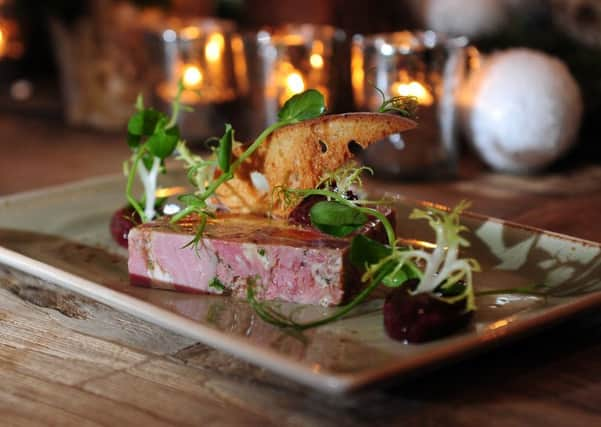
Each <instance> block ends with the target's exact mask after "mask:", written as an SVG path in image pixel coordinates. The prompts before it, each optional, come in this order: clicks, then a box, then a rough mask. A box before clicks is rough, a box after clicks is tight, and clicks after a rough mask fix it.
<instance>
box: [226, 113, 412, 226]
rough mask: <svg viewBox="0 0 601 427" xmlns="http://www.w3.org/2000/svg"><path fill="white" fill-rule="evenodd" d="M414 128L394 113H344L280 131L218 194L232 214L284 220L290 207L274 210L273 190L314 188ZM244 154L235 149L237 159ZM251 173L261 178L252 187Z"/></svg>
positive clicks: (269, 138)
mask: <svg viewBox="0 0 601 427" xmlns="http://www.w3.org/2000/svg"><path fill="white" fill-rule="evenodd" d="M415 126H416V123H415V122H414V121H412V120H409V119H406V118H404V117H401V116H398V115H393V114H385V113H346V114H333V115H327V116H322V117H320V118H317V119H312V120H306V121H303V122H300V123H297V124H293V125H289V126H285V127H282V128H280V129H278V130H276V131H275V132H274V133H272V134H271V135H270V136H269V137H268V138H267V139H266V140H265V142H264V143H263V144H262V145H261V147H259V149H258V150H257V151H256V152H255V153H254V154H253V155H252V156H250V158H249V159H247V160H246V161H245V162H244V163H243V164H242V165H241V166H240V167H239V168H238V169H237V170H236V173H235V175H234V178H233V179H232V180H230V181H228V182H226V183H225V184H224V185H222V186H221V187H220V188H219V189H218V190H217V195H218V196H219V199H220V201H221V202H222V203H224V204H225V205H226V206H228V208H229V209H231V210H232V211H233V212H239V213H251V212H252V213H260V214H264V213H267V212H268V211H271V213H272V214H273V215H275V216H278V217H285V216H287V214H288V213H289V212H290V210H291V208H290V207H285V206H281V205H279V204H278V203H276V204H275V205H272V200H271V191H272V190H273V189H274V188H275V187H277V186H280V185H281V186H283V187H285V188H295V189H304V188H314V187H315V186H316V185H317V184H318V183H319V181H320V179H321V178H322V177H323V176H324V174H325V173H327V172H329V171H333V170H335V169H337V168H339V167H340V166H342V165H344V164H345V163H347V162H348V161H349V160H350V159H351V158H352V157H353V156H354V155H355V154H357V152H358V151H360V150H361V149H364V148H366V147H368V146H369V145H370V144H373V143H374V142H376V141H378V140H381V139H382V138H384V137H386V136H388V135H391V134H394V133H400V132H404V131H406V130H409V129H412V128H414V127H415ZM242 151H243V148H242V147H237V148H236V149H235V150H234V156H239V155H240V154H241V152H242ZM253 172H258V173H260V174H261V175H257V174H254V175H255V182H254V183H253V180H252V179H251V175H253V174H252V173H253ZM263 177H264V178H265V179H266V181H267V184H268V186H265V185H257V184H260V183H258V182H257V178H259V181H264V179H263ZM263 184H265V182H263Z"/></svg>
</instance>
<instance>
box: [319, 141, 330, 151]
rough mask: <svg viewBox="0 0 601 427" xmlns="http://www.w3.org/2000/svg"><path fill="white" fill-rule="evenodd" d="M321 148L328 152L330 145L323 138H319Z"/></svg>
mask: <svg viewBox="0 0 601 427" xmlns="http://www.w3.org/2000/svg"><path fill="white" fill-rule="evenodd" d="M319 149H320V150H321V152H322V153H327V152H328V145H327V144H326V143H325V142H323V141H322V140H321V139H320V140H319Z"/></svg>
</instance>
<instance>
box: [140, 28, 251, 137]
mask: <svg viewBox="0 0 601 427" xmlns="http://www.w3.org/2000/svg"><path fill="white" fill-rule="evenodd" d="M234 31H235V26H234V24H233V23H232V22H230V21H224V20H217V19H211V18H203V19H198V20H194V21H188V22H185V23H184V22H181V21H177V20H173V21H172V22H170V23H169V25H168V26H167V27H162V28H153V29H151V30H149V31H148V32H147V43H148V45H149V47H150V51H151V52H153V64H154V65H153V67H152V70H151V72H150V73H149V76H148V79H149V80H150V81H151V82H152V83H151V86H152V87H153V93H152V95H153V98H154V102H155V103H156V104H158V105H161V106H162V108H168V107H169V105H170V102H171V101H172V100H173V98H174V97H175V94H176V92H177V89H178V84H179V81H180V80H181V81H182V83H183V85H184V87H185V89H186V90H185V91H184V92H183V94H182V98H181V99H182V102H183V103H184V104H186V105H188V106H190V107H192V109H193V111H192V112H186V113H183V114H181V115H180V118H179V126H180V131H181V133H182V136H183V137H184V138H186V139H188V140H191V141H199V140H204V139H206V138H209V137H212V136H220V135H221V134H222V133H223V123H224V122H225V121H226V118H227V117H228V116H230V115H231V114H232V109H233V108H234V101H235V99H236V97H237V96H238V87H237V84H236V78H235V73H234V61H233V49H234V47H233V46H234V45H236V44H238V45H240V44H241V41H240V39H239V37H238V36H237V35H236V34H235V32H234Z"/></svg>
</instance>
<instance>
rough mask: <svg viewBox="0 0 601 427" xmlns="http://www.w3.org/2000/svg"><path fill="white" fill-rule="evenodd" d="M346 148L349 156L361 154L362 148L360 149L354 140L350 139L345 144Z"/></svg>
mask: <svg viewBox="0 0 601 427" xmlns="http://www.w3.org/2000/svg"><path fill="white" fill-rule="evenodd" d="M347 147H348V150H349V151H350V152H351V154H354V155H355V156H356V155H358V154H361V152H362V151H363V147H361V145H360V144H359V143H358V142H357V141H355V140H354V139H351V140H350V141H349V142H348V143H347Z"/></svg>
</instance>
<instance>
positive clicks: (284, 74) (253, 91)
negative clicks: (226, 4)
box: [234, 24, 346, 139]
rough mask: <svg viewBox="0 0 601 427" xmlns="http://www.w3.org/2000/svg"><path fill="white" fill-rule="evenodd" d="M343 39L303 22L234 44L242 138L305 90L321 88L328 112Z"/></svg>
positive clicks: (329, 29)
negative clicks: (241, 96)
mask: <svg viewBox="0 0 601 427" xmlns="http://www.w3.org/2000/svg"><path fill="white" fill-rule="evenodd" d="M345 39H346V36H345V34H344V32H343V31H341V30H338V29H335V28H333V27H329V26H315V25H308V24H307V25H284V26H281V27H277V28H270V29H263V30H260V31H258V32H253V33H246V34H244V36H243V39H242V46H238V47H234V51H235V52H236V51H239V52H240V53H239V54H236V53H235V55H236V56H235V57H236V67H240V68H243V69H244V72H242V71H241V72H237V75H238V76H240V81H239V82H238V87H240V88H243V87H245V88H247V91H246V93H245V97H244V100H243V105H242V110H241V114H240V115H239V117H238V118H236V119H237V120H238V121H239V123H238V124H239V125H238V126H237V127H238V129H240V131H241V133H242V137H244V138H246V139H250V138H253V137H255V136H256V135H257V134H258V133H259V132H260V131H261V130H263V129H264V128H265V127H266V126H268V125H269V124H271V123H273V122H274V121H276V120H277V112H278V110H279V109H280V108H281V107H282V105H283V104H284V103H285V102H286V101H287V100H288V99H289V98H290V97H292V96H294V95H295V94H298V93H301V92H303V91H305V90H307V89H317V90H319V91H320V92H322V93H323V95H324V97H325V98H326V104H328V109H329V111H334V110H335V107H336V102H338V99H337V97H336V95H337V93H338V87H339V85H340V84H341V81H342V80H343V79H341V78H340V76H339V75H338V74H335V73H336V72H337V69H338V66H337V65H338V64H340V63H343V60H342V59H343V58H342V55H343V46H344V41H345ZM239 58H240V59H241V60H242V61H239V60H238V59H239ZM238 64H240V65H238ZM249 82H252V85H251V84H249ZM236 119H235V120H234V122H236ZM234 124H236V123H234ZM238 134H240V133H238Z"/></svg>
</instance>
